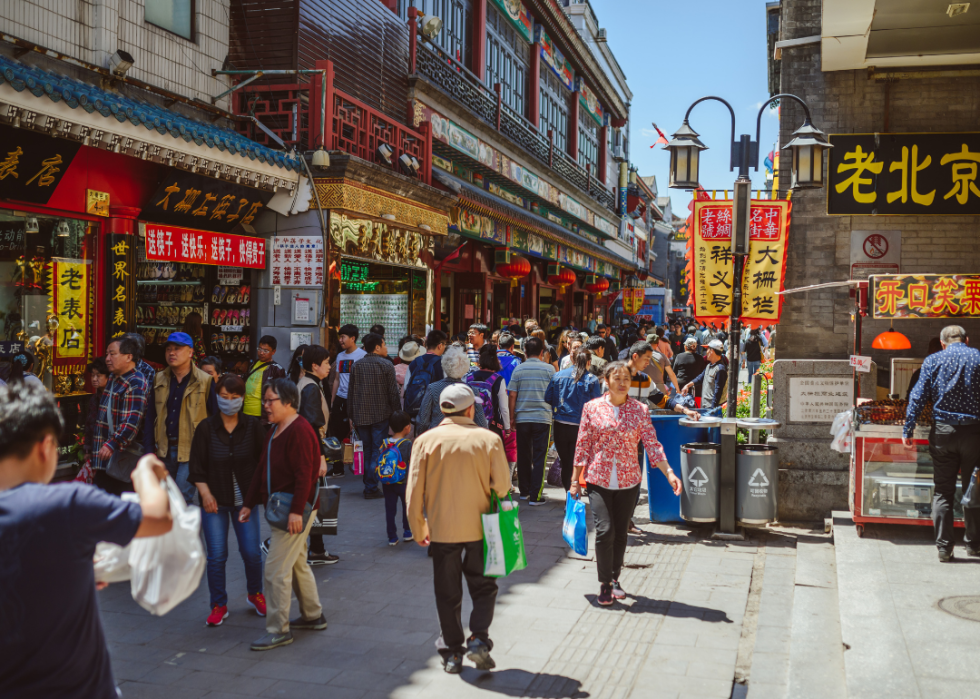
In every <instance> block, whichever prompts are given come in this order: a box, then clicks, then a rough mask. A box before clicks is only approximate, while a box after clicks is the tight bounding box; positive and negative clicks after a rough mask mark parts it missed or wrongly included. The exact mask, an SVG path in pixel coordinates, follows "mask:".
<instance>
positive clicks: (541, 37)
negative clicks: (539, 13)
mask: <svg viewBox="0 0 980 699" xmlns="http://www.w3.org/2000/svg"><path fill="white" fill-rule="evenodd" d="M534 39H535V41H537V42H538V43H539V44H541V59H542V60H543V61H544V62H545V65H547V66H548V67H549V68H551V72H553V73H554V74H555V75H556V76H557V77H558V80H559V81H560V82H561V84H562V85H564V86H565V87H566V88H568V89H569V90H574V89H575V74H574V73H573V72H572V66H571V64H570V63H569V62H568V60H567V59H566V58H565V57H564V56H563V55H562V53H561V51H559V50H558V47H557V46H555V44H554V42H553V41H552V40H551V37H549V36H548V34H547V32H545V30H544V27H543V26H542V25H540V24H539V25H537V26H536V27H535V28H534Z"/></svg>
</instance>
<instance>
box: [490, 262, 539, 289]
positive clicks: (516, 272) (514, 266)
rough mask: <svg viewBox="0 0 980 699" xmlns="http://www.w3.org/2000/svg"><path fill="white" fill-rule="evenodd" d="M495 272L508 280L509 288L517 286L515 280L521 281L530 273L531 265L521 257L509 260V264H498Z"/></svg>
mask: <svg viewBox="0 0 980 699" xmlns="http://www.w3.org/2000/svg"><path fill="white" fill-rule="evenodd" d="M496 271H497V274H499V275H500V276H501V277H506V278H507V279H510V286H511V288H514V287H516V286H517V280H518V279H523V278H524V277H526V276H527V275H529V274H530V273H531V263H530V262H528V261H527V260H526V259H524V258H523V257H514V258H511V261H510V262H498V263H497V264H496Z"/></svg>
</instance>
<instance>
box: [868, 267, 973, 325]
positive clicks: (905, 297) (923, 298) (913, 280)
mask: <svg viewBox="0 0 980 699" xmlns="http://www.w3.org/2000/svg"><path fill="white" fill-rule="evenodd" d="M871 279H872V280H873V281H874V317H875V318H978V317H980V274H876V275H874V276H873V277H871Z"/></svg>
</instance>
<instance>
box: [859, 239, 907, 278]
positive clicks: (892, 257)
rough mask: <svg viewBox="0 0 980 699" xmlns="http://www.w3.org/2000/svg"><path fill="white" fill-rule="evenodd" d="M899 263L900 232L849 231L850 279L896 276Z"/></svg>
mask: <svg viewBox="0 0 980 699" xmlns="http://www.w3.org/2000/svg"><path fill="white" fill-rule="evenodd" d="M901 263H902V232H901V231H851V279H867V278H868V276H869V275H871V274H898V273H899V272H901Z"/></svg>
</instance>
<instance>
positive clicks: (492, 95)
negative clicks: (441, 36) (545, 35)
mask: <svg viewBox="0 0 980 699" xmlns="http://www.w3.org/2000/svg"><path fill="white" fill-rule="evenodd" d="M410 63H411V66H410V67H411V69H412V72H413V73H414V74H415V75H418V76H421V77H422V78H424V79H425V80H427V81H428V82H430V83H432V84H433V85H435V86H436V87H438V88H440V89H442V90H443V91H444V92H446V93H447V94H448V95H449V96H450V97H452V98H453V99H454V100H456V101H457V102H459V103H460V104H462V105H463V106H464V107H466V108H467V109H468V110H469V111H470V112H471V113H473V114H475V115H476V116H477V117H478V118H479V119H480V120H481V121H483V122H485V123H487V124H489V125H490V126H491V127H493V128H495V129H496V130H497V131H499V132H500V133H502V134H503V135H505V136H507V137H508V138H509V139H510V140H512V141H513V142H514V143H516V144H517V145H518V146H520V148H521V149H523V150H524V152H526V153H527V154H528V155H530V156H531V157H533V158H535V159H536V160H538V161H539V162H541V163H543V164H544V165H547V166H548V167H550V168H551V169H553V170H554V171H555V172H557V173H558V174H559V175H560V176H562V177H563V178H565V180H567V181H568V182H570V183H572V184H573V185H575V186H576V187H578V188H579V189H580V190H582V191H583V192H585V193H586V194H588V195H589V196H590V197H592V198H593V199H594V200H596V202H598V203H599V204H601V205H602V206H604V207H606V208H607V209H609V210H610V211H612V212H613V213H616V197H615V196H613V195H612V194H611V193H610V192H609V191H608V190H607V189H606V187H605V185H604V184H602V182H600V181H599V179H598V178H596V177H595V176H594V175H593V174H592V173H591V172H590V171H589V170H587V169H585V168H583V167H582V166H581V165H579V164H578V163H577V162H575V160H573V159H572V158H571V156H569V155H568V154H567V153H565V152H564V151H563V150H561V149H560V148H556V147H555V146H554V143H553V142H552V141H551V139H549V138H548V137H547V136H545V135H543V134H542V133H541V132H540V131H538V129H537V127H535V126H534V125H533V124H532V123H531V122H530V121H528V120H527V119H525V118H524V117H523V116H522V115H521V114H518V113H517V112H516V111H514V110H513V109H511V108H510V107H508V106H507V105H506V104H503V101H502V99H501V94H500V90H499V89H494V90H490V89H488V88H487V86H486V85H485V84H484V82H483V81H482V80H480V79H479V78H478V77H477V76H476V75H474V74H473V73H472V72H470V70H469V69H468V68H467V67H466V66H464V65H463V64H462V63H460V62H459V61H457V60H456V59H455V58H453V57H452V56H450V55H449V54H448V53H445V52H444V51H442V49H440V48H439V47H438V46H435V45H432V44H422V45H421V46H420V45H418V44H417V43H416V42H412V44H411V57H410ZM496 87H498V86H495V88H496Z"/></svg>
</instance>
